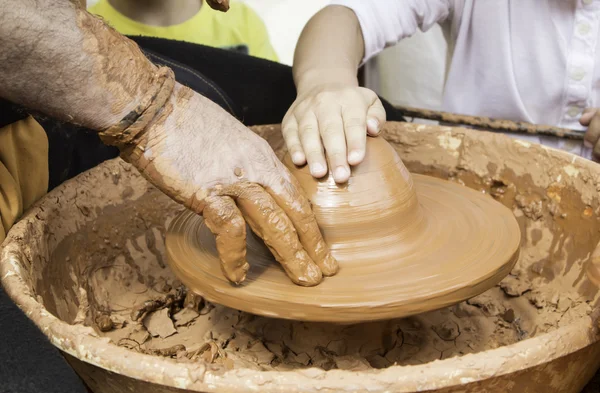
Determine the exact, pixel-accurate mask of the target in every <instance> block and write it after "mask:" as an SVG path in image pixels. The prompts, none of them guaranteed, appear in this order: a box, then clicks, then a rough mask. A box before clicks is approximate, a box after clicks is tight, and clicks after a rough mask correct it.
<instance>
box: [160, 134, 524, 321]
mask: <svg viewBox="0 0 600 393" xmlns="http://www.w3.org/2000/svg"><path fill="white" fill-rule="evenodd" d="M284 163H285V164H286V165H287V166H288V167H289V168H290V169H291V170H292V173H293V174H294V175H295V177H296V178H297V179H298V180H299V182H300V184H301V185H302V187H303V188H304V190H305V191H306V192H307V195H308V197H309V199H310V201H311V203H312V206H313V210H314V212H315V215H316V217H317V222H318V223H319V227H320V228H321V230H322V233H323V236H324V238H325V241H326V243H327V244H328V246H329V248H330V249H331V252H332V254H333V256H334V258H336V259H337V261H338V262H339V263H340V266H341V270H340V272H339V273H338V274H337V275H336V276H334V277H330V278H327V279H325V280H324V281H323V282H322V283H321V284H319V285H318V286H317V287H313V288H300V287H297V286H294V285H291V283H290V281H289V279H288V278H287V277H286V275H285V274H284V271H283V269H282V268H281V266H279V265H278V264H277V263H276V262H275V260H274V258H273V257H272V255H271V253H270V252H269V250H268V249H267V248H266V247H265V246H264V245H263V244H262V242H261V240H260V237H257V236H253V235H250V236H248V241H247V250H248V251H247V255H246V257H247V260H248V262H249V264H250V266H251V268H250V270H249V271H248V273H247V276H246V280H245V281H244V282H243V283H241V285H238V286H236V285H231V283H230V282H229V281H228V280H227V279H226V278H225V277H224V276H223V274H222V270H221V267H220V262H219V257H218V255H219V253H218V251H217V250H220V248H219V245H218V243H215V240H214V239H213V235H212V233H211V232H210V230H209V228H208V227H207V226H206V224H205V222H204V220H203V219H202V218H201V217H199V216H197V215H196V214H194V213H192V212H183V213H182V214H181V215H180V216H179V217H177V218H176V219H175V220H174V221H173V223H172V225H171V227H170V229H169V231H168V233H167V240H166V247H167V256H168V261H169V264H170V266H171V268H172V269H173V271H174V272H175V274H177V276H178V277H179V278H180V279H181V280H182V281H183V283H184V284H185V285H186V286H187V287H188V288H190V289H191V290H193V291H195V292H197V293H199V294H200V295H202V296H204V297H205V298H206V299H208V300H209V301H212V302H215V303H219V304H223V305H226V306H228V307H232V308H236V309H239V310H243V311H246V312H250V313H253V314H258V315H266V316H272V317H277V318H286V319H298V320H307V321H327V322H342V323H349V322H365V321H371V320H379V319H389V318H399V317H405V316H409V315H413V314H418V313H421V312H426V311H430V310H435V309H438V308H441V307H445V306H448V305H451V304H454V303H458V302H460V301H463V300H465V299H468V298H471V297H473V296H476V295H478V294H480V293H482V292H484V291H485V290H486V289H489V288H490V287H492V286H494V285H495V284H496V283H498V282H499V281H500V280H502V279H503V278H504V277H505V276H506V275H508V273H509V272H510V270H511V269H512V267H513V266H514V264H515V262H516V260H517V257H518V254H519V244H520V240H521V233H520V229H519V225H518V224H517V221H516V219H515V218H514V216H513V214H512V213H511V212H510V210H509V209H507V208H506V207H504V206H503V205H502V204H500V203H498V202H497V201H495V200H494V199H493V198H490V197H489V196H487V195H484V194H482V193H478V192H476V191H474V190H471V189H468V188H466V187H461V186H460V185H457V184H454V183H451V182H448V181H444V180H440V179H437V178H434V177H426V176H421V175H416V176H414V180H415V181H414V183H413V177H412V176H411V175H410V174H409V172H408V170H407V169H406V167H405V166H404V164H403V163H402V161H401V160H400V158H399V156H398V154H397V153H396V152H395V151H394V149H393V148H392V147H391V146H390V145H389V143H388V142H386V141H385V140H384V139H383V138H369V140H368V143H367V154H366V157H365V161H364V162H363V163H362V164H360V165H358V166H356V167H355V168H354V170H353V175H352V177H351V178H350V180H349V182H348V183H347V184H345V185H343V186H338V185H337V184H336V183H335V181H334V180H333V177H332V176H331V175H329V176H328V177H326V178H324V179H322V180H319V181H317V180H315V179H314V178H313V177H312V176H311V175H310V172H309V171H308V168H307V167H304V168H301V169H297V168H296V167H295V166H294V165H293V163H292V162H291V159H290V158H289V156H286V157H285V158H284ZM255 226H256V225H255ZM247 232H248V233H249V234H251V231H247ZM261 237H262V236H261ZM273 237H275V236H273ZM220 247H221V248H222V247H224V246H223V245H221V246H220ZM221 254H223V252H221Z"/></svg>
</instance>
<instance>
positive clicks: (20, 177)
mask: <svg viewBox="0 0 600 393" xmlns="http://www.w3.org/2000/svg"><path fill="white" fill-rule="evenodd" d="M47 191H48V138H47V137H46V133H45V132H44V129H43V128H42V126H40V125H39V123H38V122H37V121H35V120H34V119H33V118H32V117H31V116H30V117H27V118H25V119H23V120H19V121H17V122H14V123H12V124H9V125H7V126H6V127H2V128H0V242H2V241H3V240H4V238H5V236H6V232H8V230H9V229H10V227H12V226H13V224H14V223H15V222H16V221H17V219H18V218H19V217H20V216H21V215H22V214H23V212H24V211H25V210H27V209H28V208H29V207H30V206H31V205H32V204H33V203H35V202H36V201H37V200H38V199H39V198H41V197H42V196H43V195H44V194H46V192H47Z"/></svg>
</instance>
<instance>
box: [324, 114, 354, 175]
mask: <svg viewBox="0 0 600 393" xmlns="http://www.w3.org/2000/svg"><path fill="white" fill-rule="evenodd" d="M317 120H318V123H319V132H320V133H321V138H322V139H323V147H324V148H325V153H326V155H327V162H328V164H329V169H330V170H331V172H332V173H333V179H334V180H335V181H336V183H344V182H346V181H348V178H349V177H350V167H349V166H348V158H347V155H346V135H345V133H344V123H343V121H342V113H341V111H340V109H339V107H338V106H327V107H324V108H322V109H320V110H319V112H318V113H317Z"/></svg>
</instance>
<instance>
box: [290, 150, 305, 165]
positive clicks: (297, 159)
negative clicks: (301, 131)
mask: <svg viewBox="0 0 600 393" xmlns="http://www.w3.org/2000/svg"><path fill="white" fill-rule="evenodd" d="M292 161H293V162H294V164H296V165H301V164H303V163H304V154H302V153H300V152H299V151H297V152H295V153H294V154H292Z"/></svg>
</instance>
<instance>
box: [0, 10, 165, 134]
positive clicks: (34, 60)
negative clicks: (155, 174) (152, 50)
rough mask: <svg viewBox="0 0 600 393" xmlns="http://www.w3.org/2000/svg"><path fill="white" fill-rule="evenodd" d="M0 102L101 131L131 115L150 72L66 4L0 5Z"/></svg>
mask: <svg viewBox="0 0 600 393" xmlns="http://www.w3.org/2000/svg"><path fill="white" fill-rule="evenodd" d="M0 47H1V48H2V51H1V52H0V96H2V97H4V98H6V99H9V100H11V101H13V102H16V103H19V104H21V105H23V106H25V107H28V108H30V109H32V110H35V111H39V112H42V113H44V114H47V115H50V116H53V117H56V118H58V119H61V120H64V121H68V122H72V123H76V124H80V125H83V126H86V127H88V128H91V129H96V130H102V129H105V128H107V127H109V126H111V125H112V124H114V123H117V122H118V121H119V120H121V119H122V118H123V117H124V116H125V115H126V114H127V113H129V112H130V111H131V110H132V109H133V108H135V107H136V105H137V103H138V102H139V101H140V99H141V98H142V97H143V94H144V92H145V91H147V90H148V88H149V86H150V84H151V81H152V77H153V75H154V72H155V66H154V65H152V63H151V62H150V61H149V60H148V59H147V58H146V57H145V56H144V55H143V54H142V52H141V51H140V50H139V48H138V47H137V45H136V44H135V43H133V42H132V41H130V40H128V39H127V38H125V37H123V36H122V35H120V34H119V33H117V32H116V31H114V30H113V29H111V28H109V27H108V26H106V25H105V24H104V22H102V21H101V20H100V19H98V18H96V17H94V16H92V15H90V14H89V13H87V12H86V11H85V10H83V9H82V8H81V6H80V4H79V3H78V2H70V1H69V0H52V1H51V0H37V1H36V0H4V1H3V2H2V3H1V4H0Z"/></svg>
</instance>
